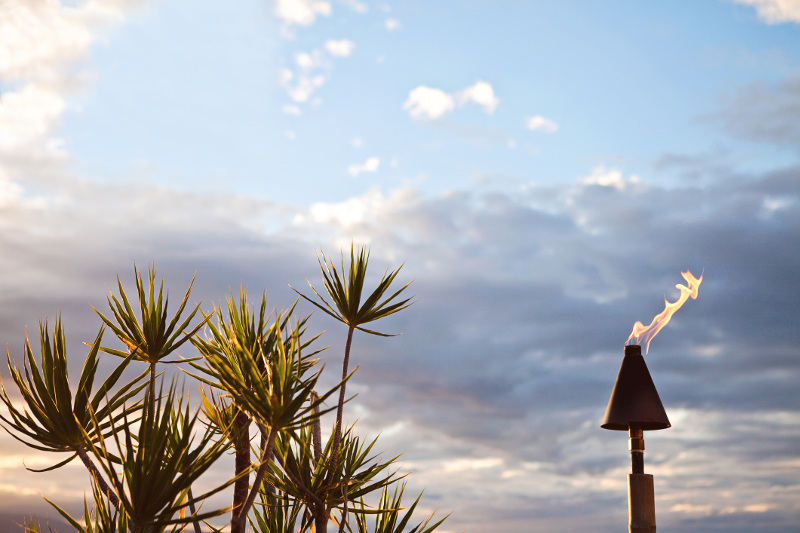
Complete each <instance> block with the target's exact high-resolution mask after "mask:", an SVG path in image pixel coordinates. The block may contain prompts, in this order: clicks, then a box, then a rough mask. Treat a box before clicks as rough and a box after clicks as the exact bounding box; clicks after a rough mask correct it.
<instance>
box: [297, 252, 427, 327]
mask: <svg viewBox="0 0 800 533" xmlns="http://www.w3.org/2000/svg"><path fill="white" fill-rule="evenodd" d="M320 255H321V256H322V257H321V258H320V257H317V260H318V262H319V266H320V270H321V271H322V278H323V285H324V286H325V291H326V292H327V293H328V296H329V297H330V299H331V302H330V303H329V302H328V300H327V299H326V298H325V297H324V296H322V295H321V294H320V293H319V292H318V291H317V289H316V288H314V285H312V284H311V282H310V281H309V282H308V285H309V286H310V287H311V290H312V291H314V294H315V295H316V297H317V299H318V300H319V301H316V300H312V299H311V298H309V297H308V296H306V295H304V294H303V293H301V292H299V291H298V290H297V289H293V290H294V291H295V292H297V294H299V295H300V296H301V297H302V298H303V299H305V300H307V301H308V302H310V303H311V304H313V305H315V306H316V307H317V308H319V309H321V310H322V311H323V312H325V313H327V314H328V315H330V316H332V317H333V318H335V319H336V320H338V321H340V322H342V323H343V324H345V325H347V326H348V327H352V328H355V329H358V330H360V331H364V332H366V333H371V334H373V335H380V336H384V337H389V336H391V335H390V334H387V333H379V332H377V331H373V330H369V329H366V328H364V327H362V326H363V325H364V324H368V323H370V322H374V321H375V320H378V319H381V318H383V317H386V316H389V315H392V314H394V313H397V312H398V311H402V310H403V309H405V308H406V307H408V306H410V305H411V304H412V303H413V302H412V301H411V298H406V299H404V300H399V301H398V299H399V297H400V295H401V294H402V293H403V291H404V290H406V288H408V286H409V285H411V282H408V283H406V284H405V285H403V286H402V287H401V288H400V289H399V290H397V291H395V292H394V293H392V294H391V295H389V296H386V297H385V296H384V295H386V294H387V293H388V292H389V288H390V287H391V285H392V283H393V282H394V279H395V278H396V277H397V274H398V273H399V272H400V269H401V268H403V267H402V265H401V266H400V268H398V269H397V270H394V271H392V272H389V269H388V268H387V269H386V271H385V272H384V274H383V277H381V280H380V282H379V283H378V286H377V287H376V288H375V290H374V291H372V293H370V295H369V296H367V298H366V299H365V300H364V301H363V303H362V294H363V293H364V283H365V282H366V279H367V265H368V264H369V252H368V251H367V249H366V248H361V249H360V250H359V251H358V254H356V251H355V247H354V246H351V247H350V264H349V266H348V269H347V280H344V279H343V278H342V276H341V275H340V274H339V271H338V270H337V269H336V265H335V264H334V263H333V261H331V260H329V259H327V258H326V257H325V254H324V253H322V252H320ZM341 271H342V273H344V271H345V267H344V256H342V261H341Z"/></svg>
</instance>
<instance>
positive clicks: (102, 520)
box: [31, 484, 128, 533]
mask: <svg viewBox="0 0 800 533" xmlns="http://www.w3.org/2000/svg"><path fill="white" fill-rule="evenodd" d="M92 489H93V493H94V502H95V504H94V506H93V507H92V508H91V509H90V508H89V502H88V501H87V500H86V496H84V498H83V518H82V519H80V520H76V519H75V518H73V517H72V516H70V514H69V513H67V512H66V511H65V510H64V509H62V508H61V507H59V506H58V505H56V504H55V503H54V502H52V501H50V500H49V499H48V498H45V500H47V502H48V503H50V505H52V506H53V507H54V508H55V509H56V511H58V513H59V514H60V515H61V516H63V517H64V519H65V520H66V521H67V522H69V524H70V525H71V526H72V527H74V528H75V530H76V531H77V532H78V533H128V519H127V515H126V514H125V513H121V512H119V509H117V508H116V507H114V506H111V505H110V504H109V503H108V499H107V497H106V495H105V494H104V493H103V492H102V491H101V490H100V489H99V488H98V487H97V484H92ZM31 531H32V533H44V532H42V531H40V530H39V529H32V530H31Z"/></svg>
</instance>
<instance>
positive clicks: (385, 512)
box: [347, 483, 449, 533]
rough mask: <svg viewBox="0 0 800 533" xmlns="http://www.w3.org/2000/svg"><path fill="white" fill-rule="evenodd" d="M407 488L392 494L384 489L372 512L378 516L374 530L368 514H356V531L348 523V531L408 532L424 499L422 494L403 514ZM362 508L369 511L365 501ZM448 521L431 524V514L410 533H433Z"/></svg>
mask: <svg viewBox="0 0 800 533" xmlns="http://www.w3.org/2000/svg"><path fill="white" fill-rule="evenodd" d="M405 488H406V486H405V483H403V484H402V485H401V486H400V487H395V489H394V491H393V492H392V493H390V492H389V487H384V488H383V489H382V491H381V499H380V501H379V503H378V508H377V509H375V510H372V511H371V512H372V513H375V514H377V517H376V518H375V524H374V528H373V529H370V527H369V524H368V522H367V513H366V512H362V513H357V514H356V529H355V530H353V528H352V527H350V524H349V523H348V524H347V531H348V532H350V533H403V532H404V531H406V528H407V527H408V524H409V522H410V521H411V516H412V515H413V514H414V510H415V509H416V508H417V504H418V503H419V500H420V499H421V498H422V494H420V495H419V496H417V499H416V500H414V503H412V504H411V507H409V508H408V510H406V512H405V513H403V514H401V513H400V511H402V510H403V508H402V506H401V500H402V499H403V492H404V491H405ZM360 506H361V508H362V509H367V506H366V504H365V503H364V500H363V499H362V500H361V502H360ZM435 513H436V511H434V514H435ZM448 516H449V515H448ZM446 519H447V516H445V517H444V518H442V519H441V520H439V521H438V522H434V523H433V524H430V522H431V520H433V514H431V515H430V516H429V517H428V518H426V519H425V520H424V521H423V522H419V523H418V524H417V525H415V526H414V527H412V528H411V529H410V530H409V531H408V533H431V532H432V531H433V530H435V529H436V528H437V527H439V526H440V525H441V524H442V522H444V521H445V520H446ZM429 524H430V525H429Z"/></svg>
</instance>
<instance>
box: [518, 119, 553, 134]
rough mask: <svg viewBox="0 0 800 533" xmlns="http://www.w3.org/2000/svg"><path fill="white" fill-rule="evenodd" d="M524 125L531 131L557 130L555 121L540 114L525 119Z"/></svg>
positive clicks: (546, 131) (547, 131)
mask: <svg viewBox="0 0 800 533" xmlns="http://www.w3.org/2000/svg"><path fill="white" fill-rule="evenodd" d="M525 127H526V128H528V129H529V130H533V131H543V132H545V133H553V132H555V131H558V124H556V122H555V121H553V120H550V119H549V118H545V117H543V116H542V115H534V116H532V117H528V118H527V119H525Z"/></svg>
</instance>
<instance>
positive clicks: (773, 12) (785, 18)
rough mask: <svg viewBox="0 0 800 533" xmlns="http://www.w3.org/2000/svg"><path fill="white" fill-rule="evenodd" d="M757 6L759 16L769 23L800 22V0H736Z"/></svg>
mask: <svg viewBox="0 0 800 533" xmlns="http://www.w3.org/2000/svg"><path fill="white" fill-rule="evenodd" d="M734 1H735V2H737V3H739V4H745V5H749V6H753V7H755V8H756V13H758V16H759V17H760V18H761V19H762V20H763V21H765V22H766V23H767V24H780V23H782V22H797V23H800V1H798V0H734Z"/></svg>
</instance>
